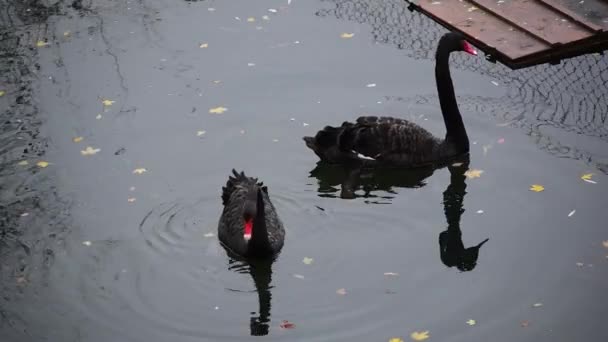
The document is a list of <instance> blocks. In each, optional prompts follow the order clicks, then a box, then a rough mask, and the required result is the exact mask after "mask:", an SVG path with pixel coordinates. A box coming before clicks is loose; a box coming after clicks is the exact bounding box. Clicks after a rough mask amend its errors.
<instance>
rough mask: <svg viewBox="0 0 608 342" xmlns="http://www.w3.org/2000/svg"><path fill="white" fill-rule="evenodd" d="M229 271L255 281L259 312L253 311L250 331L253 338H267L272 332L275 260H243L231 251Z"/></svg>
mask: <svg viewBox="0 0 608 342" xmlns="http://www.w3.org/2000/svg"><path fill="white" fill-rule="evenodd" d="M226 253H227V254H228V257H229V258H230V259H229V261H228V269H229V270H231V271H234V272H237V273H241V274H249V275H251V278H252V279H253V283H254V285H255V291H256V292H257V294H258V311H257V313H256V312H254V311H251V315H252V316H251V318H250V319H249V331H250V334H251V336H266V335H268V332H269V331H270V308H271V304H270V300H271V298H272V293H271V289H272V286H271V285H270V283H271V281H272V264H273V262H274V259H247V260H246V259H243V258H242V257H239V256H237V255H235V254H233V253H231V252H230V251H229V250H226ZM233 291H234V290H233Z"/></svg>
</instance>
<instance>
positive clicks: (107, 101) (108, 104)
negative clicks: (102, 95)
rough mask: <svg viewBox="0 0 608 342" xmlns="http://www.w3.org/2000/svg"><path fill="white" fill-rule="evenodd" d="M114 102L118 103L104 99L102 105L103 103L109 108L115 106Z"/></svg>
mask: <svg viewBox="0 0 608 342" xmlns="http://www.w3.org/2000/svg"><path fill="white" fill-rule="evenodd" d="M114 102H116V101H112V100H108V99H102V100H101V103H103V105H104V106H106V107H108V106H111V105H113V104H114Z"/></svg>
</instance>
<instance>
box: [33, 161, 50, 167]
mask: <svg viewBox="0 0 608 342" xmlns="http://www.w3.org/2000/svg"><path fill="white" fill-rule="evenodd" d="M36 166H38V167H41V168H45V167H47V166H49V162H46V161H43V160H41V161H39V162H37V163H36Z"/></svg>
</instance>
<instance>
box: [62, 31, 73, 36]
mask: <svg viewBox="0 0 608 342" xmlns="http://www.w3.org/2000/svg"><path fill="white" fill-rule="evenodd" d="M71 34H72V32H70V31H65V32H63V36H64V37H69V36H70V35H71Z"/></svg>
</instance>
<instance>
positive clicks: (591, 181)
mask: <svg viewBox="0 0 608 342" xmlns="http://www.w3.org/2000/svg"><path fill="white" fill-rule="evenodd" d="M583 180H584V181H585V182H587V183H591V184H597V182H596V181H594V180H591V179H583Z"/></svg>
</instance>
